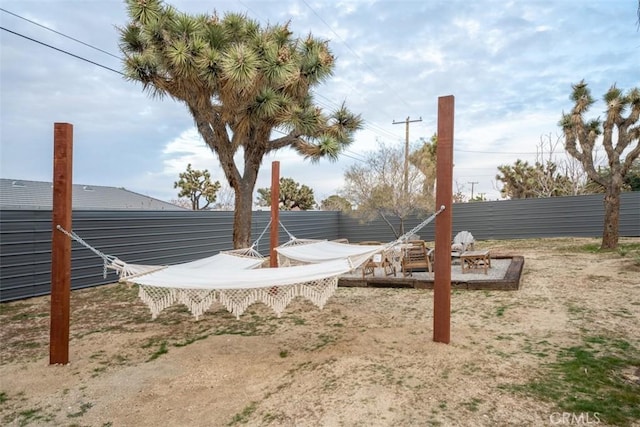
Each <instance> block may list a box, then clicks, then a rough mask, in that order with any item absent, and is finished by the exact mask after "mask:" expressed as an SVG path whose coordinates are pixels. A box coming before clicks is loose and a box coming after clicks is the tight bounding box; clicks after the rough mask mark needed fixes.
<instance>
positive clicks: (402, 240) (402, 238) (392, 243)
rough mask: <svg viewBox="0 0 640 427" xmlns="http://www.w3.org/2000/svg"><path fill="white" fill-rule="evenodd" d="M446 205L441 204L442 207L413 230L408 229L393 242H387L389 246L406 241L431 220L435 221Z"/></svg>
mask: <svg viewBox="0 0 640 427" xmlns="http://www.w3.org/2000/svg"><path fill="white" fill-rule="evenodd" d="M444 209H445V207H444V205H442V206H440V209H438V210H437V211H435V212H434V213H433V215H431V216H430V217H429V218H427V219H425V220H424V221H422V222H421V223H420V224H418V225H416V226H415V227H413V228H412V229H411V230H409V231H407V232H406V233H404V234H403V235H402V236H400V237H398V238H397V239H396V240H394V241H393V242H390V243H387V245H389V247H392V246H396V245H398V244H400V243H406V242H407V239H408V238H409V237H410V236H412V235H414V234H416V233H417V232H418V231H420V230H422V229H423V228H424V227H426V226H427V224H429V223H430V222H431V221H433V220H434V219H435V218H436V217H437V216H438V215H440V214H441V213H442V211H444Z"/></svg>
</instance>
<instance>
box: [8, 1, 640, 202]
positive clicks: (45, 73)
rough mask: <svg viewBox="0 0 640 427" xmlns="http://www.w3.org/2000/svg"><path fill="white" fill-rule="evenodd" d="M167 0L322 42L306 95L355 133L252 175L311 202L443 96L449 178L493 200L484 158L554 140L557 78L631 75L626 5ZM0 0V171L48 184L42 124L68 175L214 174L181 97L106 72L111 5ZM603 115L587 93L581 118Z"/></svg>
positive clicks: (606, 80) (499, 158) (165, 177)
mask: <svg viewBox="0 0 640 427" xmlns="http://www.w3.org/2000/svg"><path fill="white" fill-rule="evenodd" d="M168 3H169V4H172V5H173V6H175V7H176V8H177V9H178V10H181V11H184V12H190V13H202V12H213V10H214V8H215V10H217V11H218V13H219V14H220V15H222V14H224V12H227V11H235V12H242V13H246V14H247V15H248V16H249V17H251V18H253V19H255V20H258V21H259V22H261V23H262V24H267V23H274V22H285V21H288V20H291V29H292V30H293V31H294V33H295V34H296V35H299V36H301V37H304V36H306V35H307V34H308V33H309V32H311V33H313V34H314V35H315V36H317V37H321V38H325V39H328V40H330V47H331V49H332V50H333V52H334V54H335V55H336V57H337V63H336V68H335V74H334V76H333V77H332V78H331V79H330V80H329V81H328V82H327V83H325V84H324V85H323V86H321V87H319V88H317V89H316V96H317V98H316V99H317V102H318V103H319V104H320V105H321V106H322V107H323V108H335V107H336V106H338V105H339V104H341V103H342V102H343V101H346V103H347V105H348V107H349V108H350V109H351V110H352V111H354V112H357V113H360V114H361V115H362V117H363V118H364V120H365V122H366V124H365V128H364V129H363V130H362V131H360V132H358V134H357V135H356V142H355V143H354V144H353V145H352V146H351V147H350V148H349V149H348V151H347V152H346V153H345V156H343V157H342V158H341V159H340V160H339V161H338V162H336V163H330V162H328V161H321V162H319V163H317V164H312V163H309V162H305V161H304V160H302V158H300V157H299V156H297V155H295V154H294V153H292V152H290V151H289V150H282V151H279V152H277V153H276V154H274V155H271V156H269V157H267V158H265V159H264V161H263V166H262V169H261V173H260V176H259V179H258V184H257V187H258V188H260V187H267V186H269V183H270V169H271V168H270V166H271V162H272V161H274V160H279V161H280V172H281V176H283V177H290V178H293V179H294V180H296V181H298V182H299V183H302V184H305V185H307V186H309V187H311V188H312V189H313V190H314V192H315V195H316V200H317V201H320V200H322V199H323V198H326V197H328V196H329V195H331V194H335V193H336V191H337V190H339V189H340V188H341V187H342V186H343V175H344V171H345V170H346V168H348V167H349V166H350V165H351V164H354V163H356V162H360V161H361V159H362V155H363V154H366V153H367V152H371V151H375V150H376V149H377V147H378V141H380V142H384V143H386V144H397V145H398V146H404V140H405V126H404V123H403V124H399V125H398V124H396V125H394V124H393V122H394V121H395V122H403V121H404V120H405V119H406V118H407V117H409V118H410V119H411V120H418V119H420V118H421V119H422V121H420V122H418V121H416V122H414V123H412V124H411V125H410V140H411V141H412V143H413V142H415V141H418V140H419V138H421V137H422V138H429V137H430V136H431V135H432V134H433V133H434V132H435V130H436V125H437V101H438V97H439V96H445V95H454V96H455V104H456V110H455V114H456V115H455V132H454V149H455V152H454V162H455V167H454V180H455V181H456V184H455V185H456V186H457V189H459V190H462V191H464V192H465V193H466V194H467V195H470V193H471V190H472V187H473V191H474V192H475V194H476V195H477V194H480V193H484V194H485V195H486V197H487V198H488V199H490V200H495V199H498V198H499V192H498V188H499V187H498V183H496V181H495V175H496V173H497V169H496V168H497V166H498V165H501V164H512V163H513V162H515V161H516V160H517V159H523V160H528V161H530V162H531V161H535V159H536V151H537V148H538V146H539V144H540V141H541V137H544V136H549V135H550V136H552V139H553V140H554V141H555V139H556V135H557V134H558V133H559V129H558V127H557V123H558V120H559V118H560V115H561V113H562V111H563V110H565V111H567V110H569V109H570V108H571V101H570V99H569V94H570V90H571V84H572V83H576V82H578V81H580V80H582V79H584V80H585V81H586V82H587V83H588V84H589V86H590V87H591V89H592V93H593V95H594V96H595V97H596V98H597V99H601V97H602V95H603V94H604V92H605V91H606V90H607V89H608V88H609V87H610V86H611V85H612V84H614V83H615V84H617V86H618V87H620V88H623V89H625V90H626V89H629V88H631V87H633V86H638V85H640V59H639V58H640V31H638V25H637V20H638V18H637V8H638V3H637V0H562V1H558V0H514V1H505V0H495V1H493V0H478V1H472V2H469V1H456V0H443V1H436V0H420V1H408V0H404V1H403V0H398V1H376V0H361V1H355V0H354V1H338V0H336V1H333V0H279V1H273V0H242V1H240V0H237V1H213V0H208V1H200V0H172V1H168ZM0 7H1V8H2V10H0V23H1V27H2V31H0V55H1V57H0V67H1V69H0V85H1V86H0V91H1V92H0V97H1V105H0V107H1V109H0V119H1V124H0V129H1V151H0V157H1V158H0V177H2V178H10V179H23V180H38V181H51V179H52V173H53V172H52V163H53V161H52V154H53V145H52V143H53V123H55V122H68V123H72V124H73V126H74V153H73V160H74V169H73V180H74V182H75V183H78V184H92V185H105V186H115V187H124V188H127V189H129V190H132V191H135V192H139V193H142V194H146V195H149V196H152V197H157V198H159V199H162V200H171V199H175V198H177V193H176V190H175V189H174V188H173V182H174V181H176V180H177V179H178V174H179V173H180V172H182V171H184V170H185V169H186V165H187V164H188V163H192V165H193V167H194V168H196V169H208V170H209V171H210V172H211V173H212V175H213V176H214V179H219V180H220V181H222V182H224V177H223V175H222V173H221V170H220V167H219V164H218V161H217V158H216V157H215V156H214V154H213V153H212V152H211V151H210V150H209V149H208V148H207V147H206V146H205V144H204V142H202V140H201V139H200V138H199V137H198V135H197V132H196V131H195V129H194V126H193V122H192V119H191V116H190V115H189V113H188V111H187V109H186V108H185V106H184V105H182V104H179V103H177V102H175V101H172V100H170V99H163V100H159V99H154V98H150V97H149V96H148V95H147V94H146V93H144V92H143V91H142V88H141V86H140V85H139V84H136V83H133V82H128V81H126V80H124V78H123V77H122V76H121V75H120V74H119V73H118V72H119V71H121V70H122V63H121V60H120V59H119V57H120V51H119V49H118V34H117V31H116V28H115V27H116V26H122V25H124V24H125V23H126V22H127V15H126V8H125V5H124V3H123V2H122V1H119V0H70V1H69V0H19V1H13V0H3V2H2V4H1V6H0ZM43 27H46V28H43ZM51 30H53V31H51ZM65 36H66V37H65ZM71 38H73V39H76V40H72V39H71ZM44 44H46V45H48V46H45V45H44ZM54 48H55V49H54ZM65 52H68V53H71V54H73V55H75V56H77V57H80V58H83V59H79V58H77V57H74V56H70V55H68V54H67V53H65ZM87 61H91V62H87ZM603 110H604V106H603V105H602V103H598V104H596V105H595V106H594V107H593V109H592V113H591V116H592V117H597V116H601V115H602V111H603ZM557 152H558V155H564V154H563V150H562V148H561V147H560V148H558V150H557ZM471 183H473V184H471Z"/></svg>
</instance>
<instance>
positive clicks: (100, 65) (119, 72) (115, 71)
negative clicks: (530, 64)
mask: <svg viewBox="0 0 640 427" xmlns="http://www.w3.org/2000/svg"><path fill="white" fill-rule="evenodd" d="M0 30H4V31H6V32H8V33H11V34H15V35H16V36H18V37H22V38H24V39H27V40H29V41H32V42H34V43H38V44H41V45H42V46H46V47H48V48H50V49H53V50H57V51H58V52H62V53H64V54H66V55H69V56H73V57H74V58H77V59H80V60H82V61H85V62H88V63H90V64H93V65H97V66H98V67H101V68H104V69H105V70H109V71H113V72H114V73H118V74H120V75H121V76H124V75H125V74H124V73H123V72H121V71H118V70H115V69H113V68H110V67H107V66H106V65H102V64H99V63H97V62H95V61H92V60H90V59H87V58H83V57H82V56H78V55H76V54H74V53H71V52H67V51H66V50H63V49H59V48H57V47H54V46H51V45H50V44H47V43H44V42H41V41H40V40H36V39H33V38H31V37H28V36H25V35H24V34H20V33H17V32H15V31H11V30H9V29H7V28H4V27H0Z"/></svg>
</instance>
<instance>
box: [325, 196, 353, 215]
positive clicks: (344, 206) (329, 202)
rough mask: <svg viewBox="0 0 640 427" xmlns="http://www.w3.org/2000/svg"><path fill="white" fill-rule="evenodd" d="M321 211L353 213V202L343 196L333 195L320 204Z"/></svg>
mask: <svg viewBox="0 0 640 427" xmlns="http://www.w3.org/2000/svg"><path fill="white" fill-rule="evenodd" d="M320 209H321V210H323V211H343V212H349V211H351V209H352V207H351V202H350V201H349V200H347V199H345V198H344V197H342V196H339V195H337V194H333V195H331V196H329V197H327V198H326V199H324V200H322V201H321V202H320Z"/></svg>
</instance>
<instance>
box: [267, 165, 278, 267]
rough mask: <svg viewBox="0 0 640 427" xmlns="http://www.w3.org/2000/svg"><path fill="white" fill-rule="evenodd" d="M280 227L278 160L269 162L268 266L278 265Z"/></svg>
mask: <svg viewBox="0 0 640 427" xmlns="http://www.w3.org/2000/svg"><path fill="white" fill-rule="evenodd" d="M279 229H280V162H278V161H274V162H272V163H271V233H270V235H271V240H270V245H269V249H270V251H269V255H270V258H269V266H270V267H277V266H278V253H277V252H276V247H277V246H278V243H279V238H278V230H279Z"/></svg>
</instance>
